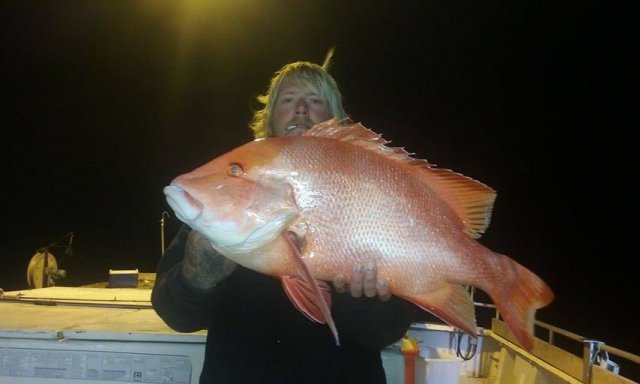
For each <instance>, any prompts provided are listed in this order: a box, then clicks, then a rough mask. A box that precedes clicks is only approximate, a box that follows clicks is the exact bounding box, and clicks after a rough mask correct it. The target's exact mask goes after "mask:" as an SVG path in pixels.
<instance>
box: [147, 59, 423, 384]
mask: <svg viewBox="0 0 640 384" xmlns="http://www.w3.org/2000/svg"><path fill="white" fill-rule="evenodd" d="M330 59H331V52H329V55H327V59H326V60H325V63H324V64H323V65H322V66H319V65H317V64H313V63H309V62H295V63H290V64H287V65H285V66H284V67H282V68H281V69H280V70H279V71H278V72H277V73H276V75H275V76H274V77H273V79H272V80H271V83H270V86H269V89H268V91H267V93H266V94H265V95H264V96H260V97H259V98H258V100H259V101H260V102H261V103H263V104H264V108H263V109H262V110H260V111H257V112H256V113H255V115H254V118H253V121H252V122H251V128H252V129H253V130H254V134H255V136H256V138H260V137H270V136H294V135H301V134H303V133H304V132H306V131H307V130H308V129H309V128H310V127H311V126H312V125H313V124H317V123H320V122H323V121H326V120H328V119H330V118H332V117H334V118H337V119H344V118H346V113H345V111H344V109H343V106H342V97H341V95H340V92H339V90H338V87H337V84H336V83H335V80H334V79H333V78H332V77H331V75H329V73H328V72H327V70H326V68H327V67H328V64H329V61H330ZM350 281H351V284H350V285H349V286H348V287H347V286H346V285H345V278H344V276H337V277H336V279H335V280H334V282H333V284H334V291H335V292H332V308H331V312H332V315H333V318H334V320H335V323H336V327H337V328H338V330H339V332H340V338H341V345H340V346H336V345H335V340H334V338H333V335H332V334H331V332H330V330H329V328H328V327H327V326H326V325H324V324H317V323H314V322H312V321H310V320H309V319H307V318H306V317H305V316H303V315H302V314H301V313H300V312H299V311H298V310H297V309H295V307H294V306H293V305H292V303H291V302H290V300H289V299H288V297H287V295H286V293H285V292H284V290H283V289H282V286H281V284H280V281H278V280H276V279H273V278H271V277H268V276H265V275H261V274H259V273H257V272H254V271H251V270H248V269H246V268H243V267H241V266H238V265H237V264H235V263H234V262H232V261H230V260H228V259H226V258H225V257H223V256H221V255H219V254H217V253H216V251H215V250H213V248H212V247H211V244H210V243H209V242H208V240H206V239H205V238H204V237H203V236H201V235H200V234H199V233H197V232H195V231H192V230H190V229H189V228H188V227H187V226H183V228H182V229H181V230H180V232H179V233H178V234H177V236H176V238H175V239H174V240H173V241H172V243H171V245H170V246H169V247H168V249H167V250H166V252H165V254H164V255H163V257H162V259H161V260H160V263H159V265H158V270H157V279H156V284H155V286H154V289H153V294H152V302H153V306H154V308H155V310H156V312H157V313H158V315H159V316H160V317H162V318H163V319H164V320H165V322H166V323H167V324H168V325H169V326H170V327H172V328H173V329H175V330H177V331H180V332H193V331H196V330H200V329H205V328H207V329H208V336H207V345H206V351H205V361H204V367H203V371H202V374H201V376H200V382H201V383H385V375H384V371H383V369H382V362H381V359H380V350H381V349H382V348H383V347H385V346H386V345H388V344H390V343H392V342H394V341H396V340H398V339H399V338H401V337H402V336H403V335H404V334H405V332H406V330H407V328H408V327H409V325H410V324H411V321H412V320H413V317H414V314H415V310H414V307H413V305H412V304H409V303H407V302H405V301H403V300H401V299H398V298H395V297H391V295H390V293H389V288H388V284H387V282H386V281H384V280H378V279H377V278H376V268H375V264H374V263H368V264H367V265H357V266H355V267H354V270H353V272H352V276H351V279H350ZM346 290H348V291H349V293H343V292H345V291H346ZM363 295H364V296H366V297H362V296H363ZM374 296H378V298H375V297H374Z"/></svg>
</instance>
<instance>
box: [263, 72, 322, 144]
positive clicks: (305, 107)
mask: <svg viewBox="0 0 640 384" xmlns="http://www.w3.org/2000/svg"><path fill="white" fill-rule="evenodd" d="M331 117H333V115H332V113H331V109H330V108H329V105H328V104H327V101H326V100H325V99H324V98H323V97H322V96H320V95H319V94H318V93H316V92H315V91H314V90H313V89H310V88H308V87H306V86H305V85H304V83H303V82H301V81H294V80H293V79H291V78H285V79H283V80H282V83H280V92H279V95H278V99H277V100H276V101H275V105H274V107H273V112H272V115H271V129H272V131H271V132H272V135H273V136H300V135H302V134H303V133H305V132H306V131H307V130H308V129H309V128H311V126H312V125H314V124H318V123H322V122H323V121H326V120H328V119H330V118H331Z"/></svg>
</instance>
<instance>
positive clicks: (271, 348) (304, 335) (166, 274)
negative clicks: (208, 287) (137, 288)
mask: <svg viewBox="0 0 640 384" xmlns="http://www.w3.org/2000/svg"><path fill="white" fill-rule="evenodd" d="M189 231H190V229H189V228H188V227H187V226H183V228H182V229H181V230H180V232H179V233H178V235H177V236H176V238H175V239H174V240H173V241H172V243H171V244H170V246H169V247H168V248H167V251H166V252H165V254H164V256H163V257H162V259H161V260H160V263H159V265H158V269H157V277H156V283H155V286H154V289H153V293H152V302H153V306H154V308H155V310H156V312H157V313H158V315H159V316H160V317H161V318H162V319H164V321H165V322H166V323H167V324H168V325H169V326H170V327H171V328H173V329H175V330H177V331H180V332H193V331H196V330H200V329H205V328H207V329H208V335H207V344H206V350H205V361H204V367H203V371H202V374H201V376H200V382H201V383H214V382H215V383H242V384H249V383H296V384H300V383H340V384H343V383H344V384H348V383H371V384H377V383H385V375H384V370H383V368H382V361H381V358H380V350H381V349H382V348H383V347H385V346H386V345H389V344H391V343H392V342H394V341H396V340H398V339H399V338H401V337H402V336H403V335H404V334H405V332H406V330H407V329H408V327H409V325H410V324H411V321H412V320H413V318H414V315H415V307H414V306H413V305H412V304H410V303H408V302H406V301H404V300H401V299H398V298H396V297H392V298H391V299H390V300H389V301H387V302H382V301H381V300H379V299H378V298H377V297H376V298H353V297H352V296H351V295H349V294H348V293H346V294H336V293H332V307H331V313H332V315H333V318H334V320H335V324H336V327H337V329H338V332H339V334H340V342H341V345H340V346H336V344H335V340H334V338H333V335H332V333H331V331H330V330H329V327H327V326H326V325H324V324H318V323H314V322H312V321H310V320H309V319H307V318H306V317H305V316H303V315H302V314H301V313H300V312H299V311H298V310H297V309H295V307H294V306H293V304H292V303H291V302H290V301H289V298H288V297H287V295H286V293H285V292H284V290H283V289H282V286H281V283H280V281H279V280H277V279H274V278H272V277H269V276H266V275H262V274H259V273H256V272H254V271H251V270H249V269H246V268H243V267H241V266H238V268H237V269H236V270H235V271H234V272H233V273H232V274H231V275H230V276H229V277H227V278H226V279H225V280H224V281H222V282H221V283H220V284H218V285H217V286H216V287H215V288H214V289H213V290H212V291H211V292H207V293H202V292H196V291H193V290H191V289H190V288H189V286H188V285H186V284H185V282H184V281H183V279H184V277H183V275H182V273H181V268H182V265H181V263H182V258H183V256H184V248H185V244H186V241H187V236H188V234H189Z"/></svg>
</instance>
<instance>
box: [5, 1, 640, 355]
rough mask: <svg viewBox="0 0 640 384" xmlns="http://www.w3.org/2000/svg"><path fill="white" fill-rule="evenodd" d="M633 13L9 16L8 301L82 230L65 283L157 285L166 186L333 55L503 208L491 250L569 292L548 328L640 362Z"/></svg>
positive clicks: (359, 111)
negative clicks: (120, 279)
mask: <svg viewBox="0 0 640 384" xmlns="http://www.w3.org/2000/svg"><path fill="white" fill-rule="evenodd" d="M617 7H618V9H614V8H615V7H614V6H612V5H608V6H600V5H597V4H596V3H594V2H592V3H588V2H569V3H565V2H558V3H556V2H537V1H497V2H471V1H460V2H457V1H384V2H383V1H290V0H288V1H258V0H247V1H231V0H219V1H204V0H201V1H184V2H183V1H174V2H170V1H151V0H149V1H73V2H66V1H65V2H58V1H50V2H45V1H3V2H2V3H1V5H0V47H1V49H2V60H1V64H0V69H1V71H0V80H1V81H2V93H3V98H2V99H3V101H2V102H1V103H0V105H1V111H2V113H1V114H0V119H1V121H2V129H1V134H0V135H1V136H0V137H1V138H2V154H3V159H4V160H3V162H2V164H3V166H2V190H1V191H2V192H1V198H0V203H1V207H2V211H1V220H0V223H1V224H2V228H1V231H0V233H2V245H3V246H2V254H1V258H2V262H3V263H2V267H1V268H0V271H1V272H0V287H2V288H4V289H5V290H16V289H23V288H25V287H26V281H25V273H26V268H27V265H28V262H29V259H30V258H31V256H32V255H33V254H34V253H35V251H36V250H37V249H38V248H40V247H43V246H45V245H48V244H50V243H52V242H54V241H56V240H57V239H59V238H61V237H63V236H64V235H65V234H66V233H68V232H69V231H73V232H74V240H73V254H72V255H71V256H68V255H65V254H64V248H57V249H54V251H53V253H54V255H55V256H56V258H57V259H58V263H59V264H60V265H61V267H62V268H65V269H67V271H68V274H69V276H68V277H67V278H66V279H65V280H63V281H61V283H60V284H61V285H78V284H85V283H92V282H96V281H106V279H107V275H108V270H109V269H110V268H114V269H115V268H138V269H139V270H141V271H144V272H152V271H154V269H155V265H156V263H157V260H158V259H159V257H160V223H159V221H160V217H161V214H162V212H163V211H165V210H166V211H169V212H170V214H171V217H170V218H169V219H168V221H167V227H166V233H167V242H168V241H169V240H170V238H171V237H172V236H173V234H174V233H175V232H176V230H177V229H178V227H179V225H180V223H179V222H178V221H177V219H176V218H174V217H173V215H172V213H171V211H170V209H169V207H168V205H167V204H166V203H165V201H164V196H163V194H162V188H163V187H164V186H165V185H166V184H167V183H169V182H170V180H171V179H172V178H173V177H175V176H177V175H178V174H180V173H183V172H185V171H188V170H191V169H192V168H194V167H195V166H197V165H200V164H202V163H204V162H206V161H208V160H210V159H212V158H213V157H215V156H217V155H220V154H222V153H224V152H227V151H228V150H231V149H232V148H234V147H236V146H238V145H240V144H242V143H244V142H246V141H248V140H250V139H251V138H252V137H251V133H250V131H249V130H248V128H247V122H248V121H249V119H250V117H251V111H252V109H254V108H256V107H257V104H256V102H255V101H254V98H255V96H256V95H257V94H259V93H261V92H263V91H264V90H265V88H266V86H267V82H268V80H269V78H270V77H271V75H272V74H273V72H274V71H275V70H277V69H278V68H279V67H281V66H282V65H283V64H285V63H287V62H290V61H295V60H311V61H315V62H322V60H323V58H324V55H325V53H326V52H327V50H328V49H329V48H330V47H332V46H335V48H336V53H335V56H334V62H333V67H332V69H331V72H332V73H333V75H334V77H335V78H336V80H337V81H338V82H339V84H340V86H341V90H342V92H343V94H344V97H345V107H346V109H347V111H348V112H349V113H350V115H351V117H352V118H353V119H354V120H356V121H360V122H362V123H363V124H364V125H366V126H367V127H369V128H371V129H373V130H375V131H378V132H380V133H382V134H383V135H384V137H385V138H387V139H389V140H391V141H392V144H393V145H396V146H401V147H405V148H406V149H407V150H408V151H410V152H413V153H416V156H418V157H421V158H426V159H428V160H429V161H430V162H432V163H435V164H437V165H438V166H440V167H442V168H449V169H453V170H455V171H458V172H460V173H463V174H465V175H467V176H470V177H473V178H475V179H477V180H480V181H482V182H484V183H486V184H488V185H489V186H491V187H493V188H494V189H496V190H497V191H498V199H497V201H496V204H495V209H494V214H493V221H492V224H491V226H490V227H489V230H488V232H487V233H486V235H485V236H484V237H483V238H482V239H481V242H483V243H484V244H485V245H487V246H489V247H490V248H492V249H493V250H495V251H498V252H501V253H504V254H507V255H509V256H511V257H512V258H514V259H515V260H517V261H519V262H520V263H522V264H524V265H525V266H527V267H529V268H530V269H532V270H533V271H535V272H536V273H537V274H538V275H540V276H541V277H542V278H543V279H545V280H546V281H547V282H548V283H549V285H550V286H551V287H552V288H553V289H554V291H555V294H556V300H555V301H554V302H553V303H552V304H551V305H550V306H549V307H547V308H545V309H543V310H541V311H539V312H538V318H539V319H541V320H543V321H545V322H549V323H552V324H554V325H557V326H559V327H561V328H565V329H569V330H571V331H573V332H575V333H578V334H582V335H586V336H590V337H594V338H602V339H604V341H606V342H607V343H609V344H611V345H613V346H616V347H619V348H622V349H626V350H630V351H632V352H635V353H639V352H640V345H639V344H638V340H640V333H639V332H638V328H637V322H638V320H640V318H639V316H638V315H639V312H638V303H639V302H640V296H639V294H638V288H640V287H639V286H638V283H637V281H638V280H637V274H638V261H637V260H638V258H637V250H636V248H635V247H634V248H633V249H634V251H631V249H632V248H631V245H632V243H633V245H635V241H634V240H633V239H634V237H635V236H634V235H635V233H636V230H635V222H636V221H637V216H636V214H638V213H639V212H638V203H637V200H632V199H631V194H632V191H633V188H632V187H631V186H632V185H633V182H632V179H633V178H635V177H636V175H637V171H636V170H635V169H634V170H633V171H635V172H632V169H631V160H630V158H631V154H632V153H633V152H631V149H630V147H631V146H632V145H631V143H632V142H633V141H632V140H631V138H630V137H629V134H627V133H625V132H624V131H623V126H624V124H625V121H624V119H623V117H622V115H621V114H620V113H619V111H620V110H621V105H619V104H618V103H617V102H616V101H614V100H615V97H616V95H617V93H618V91H619V89H620V87H621V85H620V84H621V83H620V82H619V80H620V78H621V76H620V73H619V69H618V67H619V66H620V65H621V63H622V62H623V61H624V60H625V58H624V57H623V55H620V54H618V53H617V52H618V51H621V50H624V49H626V48H625V47H630V44H629V45H626V46H625V44H626V43H625V40H624V39H618V38H617V35H618V33H619V32H621V31H622V30H623V28H624V27H625V26H626V25H627V20H628V16H627V15H628V14H629V12H627V11H628V10H625V9H624V6H621V5H618V6H617ZM614 37H615V39H614ZM344 166H345V167H348V166H349V165H348V164H345V165H344ZM65 244H66V242H63V245H65Z"/></svg>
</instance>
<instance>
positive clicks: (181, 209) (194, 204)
mask: <svg viewBox="0 0 640 384" xmlns="http://www.w3.org/2000/svg"><path fill="white" fill-rule="evenodd" d="M163 192H164V194H165V196H166V199H167V203H169V206H170V207H171V209H173V212H174V213H175V214H176V216H177V217H178V219H180V220H181V221H183V222H185V223H192V222H194V221H195V220H197V219H198V218H199V217H200V215H202V211H203V205H202V203H201V202H200V201H198V200H197V199H195V198H194V197H193V196H191V194H189V192H187V191H185V190H184V188H182V187H180V186H178V185H173V184H172V185H168V186H166V187H164V189H163Z"/></svg>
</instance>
